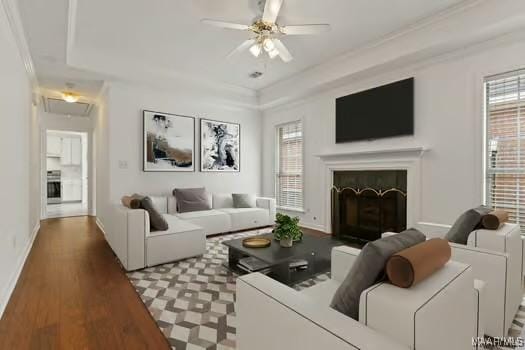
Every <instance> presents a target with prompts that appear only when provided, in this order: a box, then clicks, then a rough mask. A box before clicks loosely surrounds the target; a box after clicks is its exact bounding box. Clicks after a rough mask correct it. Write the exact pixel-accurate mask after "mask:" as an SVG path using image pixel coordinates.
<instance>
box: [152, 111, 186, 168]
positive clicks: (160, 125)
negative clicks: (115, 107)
mask: <svg viewBox="0 0 525 350" xmlns="http://www.w3.org/2000/svg"><path fill="white" fill-rule="evenodd" d="M143 117H144V171H195V118H193V117H187V116H182V115H175V114H168V113H158V112H152V111H144V112H143Z"/></svg>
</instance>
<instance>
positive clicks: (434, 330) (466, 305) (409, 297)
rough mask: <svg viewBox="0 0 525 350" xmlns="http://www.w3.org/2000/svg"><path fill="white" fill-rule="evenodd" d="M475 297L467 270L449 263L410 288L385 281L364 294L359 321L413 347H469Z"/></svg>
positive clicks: (473, 332) (429, 349)
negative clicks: (450, 316) (446, 316)
mask: <svg viewBox="0 0 525 350" xmlns="http://www.w3.org/2000/svg"><path fill="white" fill-rule="evenodd" d="M474 298H475V293H474V278H473V275H472V269H471V267H470V266H468V265H465V264H461V263H458V262H455V261H449V262H448V263H447V264H446V265H445V266H444V267H443V268H441V269H440V270H438V271H437V272H435V273H434V274H433V275H432V276H430V277H429V278H427V279H425V280H423V281H421V282H420V283H418V284H417V285H415V286H413V287H411V288H399V287H396V286H394V285H392V284H390V283H386V282H384V283H379V284H377V285H375V286H372V287H371V288H369V289H367V290H365V291H364V292H363V293H362V294H361V298H360V311H359V320H360V322H361V323H364V324H366V325H367V326H369V327H371V328H373V329H375V330H378V331H379V332H381V333H384V334H386V335H389V336H390V337H392V338H394V339H396V340H397V341H398V342H400V343H403V344H405V345H407V346H410V347H411V348H413V349H426V350H438V349H439V350H441V349H443V348H447V349H458V350H459V349H469V348H471V341H472V337H474V336H475V335H476V331H477V319H476V311H477V305H476V304H475V300H474ZM393 301H395V302H393ZM452 314H453V315H454V317H453V318H448V319H447V322H443V315H452ZM445 339H446V341H445ZM443 341H445V343H444V342H443ZM445 345H446V346H445Z"/></svg>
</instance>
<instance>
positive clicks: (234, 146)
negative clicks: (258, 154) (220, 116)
mask: <svg viewBox="0 0 525 350" xmlns="http://www.w3.org/2000/svg"><path fill="white" fill-rule="evenodd" d="M200 133H201V135H200V146H201V157H200V158H201V171H203V172H212V171H215V172H238V171H240V160H241V126H240V125H239V124H236V123H227V122H220V121H216V120H209V119H201V125H200Z"/></svg>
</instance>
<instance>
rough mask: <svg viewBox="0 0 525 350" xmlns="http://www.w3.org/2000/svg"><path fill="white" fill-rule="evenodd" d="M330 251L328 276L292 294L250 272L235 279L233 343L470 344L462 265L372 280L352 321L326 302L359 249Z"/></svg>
mask: <svg viewBox="0 0 525 350" xmlns="http://www.w3.org/2000/svg"><path fill="white" fill-rule="evenodd" d="M359 252H360V251H359V250H357V249H354V248H350V247H337V248H334V249H333V250H332V278H331V279H330V280H328V281H326V282H322V283H320V284H318V285H315V286H313V287H310V288H307V289H305V290H303V291H301V292H298V291H296V290H294V289H292V288H289V287H287V286H285V285H283V284H280V283H278V282H276V281H274V280H272V279H270V278H269V277H267V276H265V275H262V274H259V273H254V274H250V275H245V276H242V277H240V278H238V279H237V301H236V309H235V310H236V314H237V348H238V349H239V350H266V349H289V350H295V349H297V350H299V349H300V350H308V349H312V350H313V349H330V350H343V349H345V350H346V349H369V350H372V349H373V350H376V349H377V350H384V349H391V350H396V349H419V350H438V349H439V350H442V349H449V350H464V349H472V337H475V336H476V327H477V320H476V315H477V305H476V302H475V301H476V291H475V290H474V288H473V284H474V278H473V274H472V268H471V267H470V266H469V265H465V264H461V263H458V262H455V261H449V262H448V263H447V264H446V265H445V266H444V267H443V268H442V269H440V270H439V271H438V272H436V273H435V274H434V275H432V276H430V277H429V278H427V279H426V280H424V281H422V282H420V283H419V284H417V285H416V286H414V287H412V288H409V289H403V288H398V287H395V286H393V285H391V284H389V283H379V284H376V285H374V286H372V287H371V288H369V289H367V290H365V291H364V292H363V293H362V294H361V298H360V311H359V322H358V321H355V320H353V319H352V318H350V317H347V316H345V315H343V314H341V313H339V312H338V311H336V310H334V309H332V308H331V307H330V306H329V304H330V301H331V299H332V297H333V295H334V293H335V291H336V289H337V287H338V286H339V285H340V283H341V282H342V281H343V279H344V278H345V276H346V275H347V273H348V271H349V270H350V267H351V266H352V264H353V263H354V261H355V259H356V258H357V256H358V255H359Z"/></svg>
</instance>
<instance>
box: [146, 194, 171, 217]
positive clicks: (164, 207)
mask: <svg viewBox="0 0 525 350" xmlns="http://www.w3.org/2000/svg"><path fill="white" fill-rule="evenodd" d="M148 197H149V198H151V201H152V202H153V205H154V206H155V208H156V209H157V211H158V212H159V213H161V214H166V213H168V199H167V198H166V196H148Z"/></svg>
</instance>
